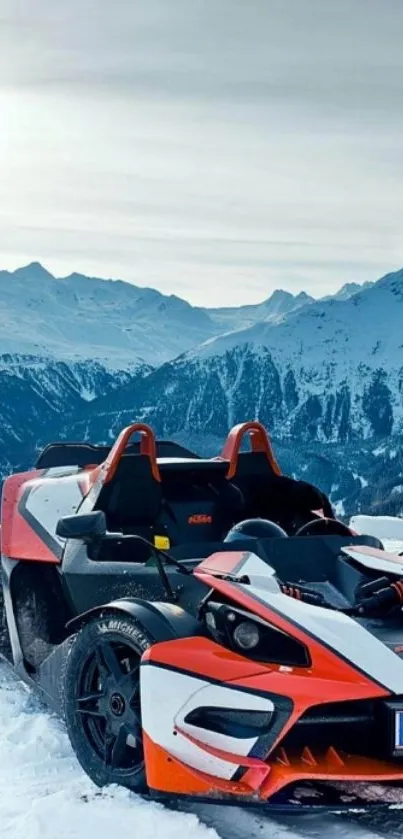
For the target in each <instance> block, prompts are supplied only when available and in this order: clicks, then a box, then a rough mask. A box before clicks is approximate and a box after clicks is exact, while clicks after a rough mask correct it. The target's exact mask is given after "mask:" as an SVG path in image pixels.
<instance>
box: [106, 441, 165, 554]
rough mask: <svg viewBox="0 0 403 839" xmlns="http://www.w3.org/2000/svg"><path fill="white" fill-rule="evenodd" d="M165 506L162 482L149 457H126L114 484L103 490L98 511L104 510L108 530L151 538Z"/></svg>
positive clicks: (120, 464) (117, 471)
mask: <svg viewBox="0 0 403 839" xmlns="http://www.w3.org/2000/svg"><path fill="white" fill-rule="evenodd" d="M161 504H162V488H161V482H160V481H157V480H156V478H155V477H154V475H153V471H152V466H151V462H150V459H149V457H148V456H147V455H141V454H130V455H124V456H123V457H122V458H121V460H120V462H119V465H118V468H117V470H116V474H115V475H114V477H113V480H112V481H111V482H110V483H107V484H105V486H103V488H102V489H101V492H100V495H99V497H98V501H97V504H96V507H95V509H98V510H104V512H105V514H106V521H107V527H108V530H110V531H113V532H120V531H121V532H122V533H131V534H137V535H139V536H143V537H144V538H146V539H151V538H152V534H153V528H154V523H155V521H156V519H157V517H158V515H159V513H160V510H161Z"/></svg>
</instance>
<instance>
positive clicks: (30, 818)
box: [0, 528, 403, 839]
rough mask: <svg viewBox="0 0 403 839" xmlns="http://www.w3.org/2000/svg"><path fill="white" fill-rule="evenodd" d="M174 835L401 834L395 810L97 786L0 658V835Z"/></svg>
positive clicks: (164, 838)
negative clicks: (348, 812)
mask: <svg viewBox="0 0 403 839" xmlns="http://www.w3.org/2000/svg"><path fill="white" fill-rule="evenodd" d="M389 532H390V528H389ZM391 535H394V536H395V535H396V534H391ZM385 547H386V545H385ZM387 547H388V548H389V549H391V548H392V544H391V543H390V544H388V545H387ZM402 549H403V544H402ZM185 810H186V812H185ZM179 835H182V836H183V839H218V837H220V838H221V839H257V837H259V839H300V837H307V839H314V838H315V839H317V838H318V837H322V836H324V835H326V839H338V838H339V839H350V837H352V836H353V837H354V839H375V837H380V836H382V837H386V836H388V837H391V836H393V837H396V836H397V837H403V816H402V813H401V812H398V811H397V812H395V813H394V814H393V813H391V816H390V818H388V819H386V820H385V818H384V816H381V817H379V816H376V815H375V814H373V815H371V816H365V817H363V816H361V817H356V818H354V817H351V816H349V817H341V816H340V817H336V816H332V817H330V816H329V817H321V816H320V815H317V814H315V815H306V816H299V817H297V816H293V817H288V818H286V817H282V818H281V819H280V818H279V817H277V818H276V819H274V818H267V817H265V816H263V815H262V814H261V813H255V812H254V811H249V810H244V811H242V810H240V809H239V808H232V807H228V808H227V807H217V806H206V805H189V806H187V807H186V808H184V809H182V810H181V811H179V810H176V811H172V810H169V809H167V808H165V807H163V806H161V805H158V804H155V803H150V802H146V801H144V800H142V799H140V798H138V797H136V796H134V795H132V794H130V793H129V792H127V791H126V790H124V789H117V788H109V789H107V790H103V791H100V790H98V789H97V788H96V787H94V785H93V784H92V783H91V781H90V780H89V779H88V778H87V777H86V776H85V775H84V773H83V771H82V770H81V768H80V766H79V765H78V763H77V761H76V759H75V757H74V754H73V752H72V750H71V747H70V744H69V741H68V738H67V734H66V732H65V729H64V726H63V724H62V723H61V722H60V721H59V720H58V719H57V718H56V717H55V716H54V715H52V714H50V713H49V712H48V711H47V710H46V709H45V708H44V707H43V706H41V705H40V704H39V702H38V700H37V698H36V697H35V696H34V695H33V694H32V693H31V692H30V691H29V690H28V689H27V688H25V687H24V686H23V685H21V683H20V682H18V681H17V680H16V678H15V676H14V674H13V673H12V671H11V669H10V668H9V667H8V666H7V665H5V664H3V663H1V662H0V839H111V837H116V839H177V837H178V836H179Z"/></svg>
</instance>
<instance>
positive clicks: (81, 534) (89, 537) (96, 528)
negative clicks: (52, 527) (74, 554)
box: [56, 510, 106, 542]
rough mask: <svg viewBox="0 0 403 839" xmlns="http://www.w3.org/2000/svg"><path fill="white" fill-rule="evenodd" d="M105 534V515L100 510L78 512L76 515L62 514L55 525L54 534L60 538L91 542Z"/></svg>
mask: <svg viewBox="0 0 403 839" xmlns="http://www.w3.org/2000/svg"><path fill="white" fill-rule="evenodd" d="M105 534H106V517H105V513H104V512H102V510H94V512H92V513H83V514H82V515H81V514H80V513H78V514H77V515H76V516H64V518H62V519H59V521H58V522H57V525H56V536H59V537H60V538H61V539H82V540H83V542H92V541H95V540H97V539H102V538H103V537H104V536H105Z"/></svg>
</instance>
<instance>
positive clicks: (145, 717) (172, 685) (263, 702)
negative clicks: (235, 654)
mask: <svg viewBox="0 0 403 839" xmlns="http://www.w3.org/2000/svg"><path fill="white" fill-rule="evenodd" d="M140 687H141V704H142V725H143V729H144V731H145V732H146V734H147V735H148V736H149V737H150V739H151V740H152V741H153V742H154V743H156V744H158V745H159V746H161V747H162V748H163V749H165V750H166V751H168V752H169V753H170V754H172V755H174V756H175V757H177V758H178V760H180V761H181V762H182V763H185V764H187V765H188V766H191V767H193V768H194V769H198V770H199V771H201V772H205V773H206V774H208V775H214V776H216V777H218V778H223V779H225V780H230V779H231V778H232V776H233V775H234V773H235V772H236V770H237V769H238V768H239V764H238V765H237V764H234V763H229V762H227V761H225V760H222V759H219V758H216V757H214V756H213V755H210V754H208V752H206V751H204V750H203V749H202V748H199V747H198V746H197V745H195V744H194V743H192V742H191V741H190V740H188V739H187V738H186V737H185V736H183V734H181V732H180V731H177V732H176V727H178V728H179V729H181V730H182V731H184V732H186V733H188V734H189V735H190V736H192V737H195V738H196V739H198V740H199V741H201V742H203V743H205V744H206V745H208V746H213V747H215V748H216V749H221V750H222V751H225V752H229V753H231V754H235V755H241V756H246V755H248V754H249V753H250V751H251V749H252V748H253V746H254V744H255V743H256V740H257V738H256V737H254V738H234V737H228V736H226V735H224V734H218V733H216V732H215V733H212V732H209V731H207V730H206V729H203V728H199V727H197V726H193V725H189V724H188V723H185V717H186V716H187V714H189V713H190V712H191V711H193V710H194V709H195V708H199V707H207V706H208V707H215V708H234V709H237V710H240V709H245V710H251V711H267V712H271V711H272V710H273V703H272V702H271V701H270V700H269V699H265V698H264V697H261V696H257V695H256V696H255V695H254V694H252V693H249V692H246V691H242V690H235V689H232V688H231V687H229V686H228V687H227V686H225V685H215V684H211V683H210V682H206V681H204V680H203V679H202V678H197V677H194V676H188V675H187V674H186V673H180V672H175V671H171V670H165V669H164V668H163V667H160V666H155V665H153V664H147V663H145V664H142V665H141V668H140ZM175 732H176V733H175Z"/></svg>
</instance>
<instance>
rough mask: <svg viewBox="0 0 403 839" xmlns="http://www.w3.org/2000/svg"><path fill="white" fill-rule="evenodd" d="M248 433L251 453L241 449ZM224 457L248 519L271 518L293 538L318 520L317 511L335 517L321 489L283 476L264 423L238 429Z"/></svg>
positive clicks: (230, 436)
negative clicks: (316, 517)
mask: <svg viewBox="0 0 403 839" xmlns="http://www.w3.org/2000/svg"><path fill="white" fill-rule="evenodd" d="M246 434H249V435H250V436H251V442H252V450H251V451H249V452H243V451H241V450H240V449H241V445H242V442H243V438H244V437H245V435H246ZM222 457H223V458H224V457H225V458H226V459H227V460H228V461H229V466H228V474H227V477H228V480H229V482H230V483H232V484H235V485H236V486H237V487H238V488H239V489H240V490H241V492H242V495H243V498H244V502H245V503H244V510H243V517H244V518H245V519H248V518H262V519H269V520H270V521H273V522H275V523H276V524H278V525H279V526H280V527H282V528H283V529H284V530H285V531H286V532H287V533H288V534H290V535H291V534H293V533H295V532H296V531H297V530H298V528H299V527H301V526H302V525H303V524H305V523H306V522H307V521H311V520H312V518H315V511H318V510H322V511H323V513H324V515H325V516H329V517H333V510H332V508H331V505H330V502H329V500H328V498H327V497H326V496H325V495H324V494H323V493H322V492H321V491H320V490H319V489H317V488H316V487H315V486H313V485H312V484H309V483H306V482H305V481H297V480H294V479H293V478H289V477H287V476H286V475H282V474H281V470H280V467H279V465H278V463H277V461H276V460H275V457H274V454H273V450H272V446H271V442H270V439H269V437H268V434H267V431H266V429H265V428H264V426H262V425H261V424H260V423H258V422H250V423H245V424H244V425H240V426H236V427H235V428H234V429H233V430H232V431H231V432H230V435H229V437H228V439H227V443H226V445H225V447H224V450H223V453H222Z"/></svg>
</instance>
